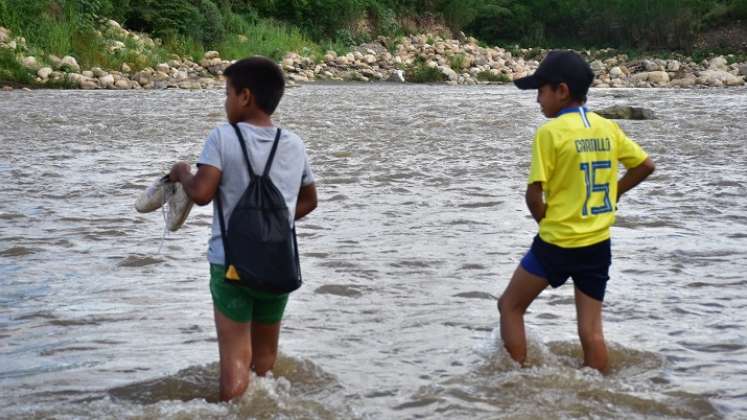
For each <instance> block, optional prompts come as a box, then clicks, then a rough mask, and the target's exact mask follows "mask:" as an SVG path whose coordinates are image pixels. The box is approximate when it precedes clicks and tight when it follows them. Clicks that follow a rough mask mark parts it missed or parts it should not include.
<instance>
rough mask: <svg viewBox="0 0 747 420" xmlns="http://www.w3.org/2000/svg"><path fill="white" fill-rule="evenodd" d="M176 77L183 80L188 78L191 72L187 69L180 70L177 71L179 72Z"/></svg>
mask: <svg viewBox="0 0 747 420" xmlns="http://www.w3.org/2000/svg"><path fill="white" fill-rule="evenodd" d="M174 78H175V79H176V80H179V81H182V80H187V79H188V78H189V73H187V72H186V71H184V70H179V71H177V72H176V73H175V74H174Z"/></svg>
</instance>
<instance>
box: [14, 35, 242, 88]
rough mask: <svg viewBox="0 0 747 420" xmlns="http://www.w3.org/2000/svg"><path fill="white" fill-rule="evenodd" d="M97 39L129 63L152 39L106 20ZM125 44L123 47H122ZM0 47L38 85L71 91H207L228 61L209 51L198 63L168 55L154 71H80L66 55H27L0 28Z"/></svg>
mask: <svg viewBox="0 0 747 420" xmlns="http://www.w3.org/2000/svg"><path fill="white" fill-rule="evenodd" d="M97 36H100V37H101V38H102V39H104V44H105V45H106V48H107V51H108V53H109V54H117V53H121V52H122V51H123V50H125V49H127V48H130V49H133V50H134V51H132V54H130V56H131V57H133V61H135V62H141V63H142V62H148V61H150V60H149V57H148V55H149V54H152V50H153V48H155V46H156V45H157V41H154V40H153V39H151V38H149V37H147V36H145V35H139V34H136V33H134V32H130V31H127V30H126V29H123V28H122V27H121V26H120V25H119V24H118V23H117V22H115V21H109V22H108V23H107V25H106V27H105V28H104V31H103V32H98V33H97ZM128 44H129V46H128ZM0 48H6V49H10V50H14V51H15V52H16V56H17V57H18V62H19V63H20V64H21V65H22V66H23V67H25V68H26V69H27V70H28V71H29V72H32V73H34V74H35V76H36V78H35V82H36V83H37V84H38V85H42V86H43V85H48V84H54V85H56V86H64V87H69V88H73V89H119V90H129V89H167V88H180V89H210V88H216V87H222V86H223V82H222V81H221V80H220V76H221V75H222V74H223V70H224V69H225V68H226V67H228V66H229V65H230V64H231V63H230V62H229V61H227V60H222V59H221V58H220V55H219V54H218V53H217V52H215V51H209V52H207V53H205V56H204V58H203V59H202V60H201V62H200V63H195V62H193V61H191V60H189V59H187V58H182V57H179V56H177V55H173V56H172V57H171V59H170V60H168V61H167V62H164V63H160V64H158V65H156V66H154V67H145V68H143V69H142V70H140V71H133V70H132V68H133V67H136V66H135V65H134V64H128V63H126V62H125V63H122V65H121V67H120V68H119V69H116V70H112V69H108V70H104V69H101V68H100V67H93V68H90V69H87V70H81V66H80V65H79V64H78V61H77V60H76V59H75V58H74V57H71V56H65V57H62V58H60V57H57V56H55V55H51V54H50V55H47V56H46V57H44V58H37V57H35V56H33V55H27V54H26V53H27V52H28V49H27V47H26V41H25V40H24V39H23V38H22V37H17V38H14V37H12V36H11V32H10V31H9V30H8V29H5V28H2V27H0Z"/></svg>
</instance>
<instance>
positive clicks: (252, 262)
mask: <svg viewBox="0 0 747 420" xmlns="http://www.w3.org/2000/svg"><path fill="white" fill-rule="evenodd" d="M231 125H232V126H233V129H234V130H235V131H236V136H237V137H238V138H239V142H240V143H241V150H242V151H243V154H244V161H245V162H246V166H247V169H248V170H249V186H248V187H247V188H246V190H245V191H244V194H242V195H241V198H240V199H239V202H238V203H237V204H236V207H234V209H233V212H232V213H231V217H230V219H229V220H228V229H226V222H225V220H224V218H223V206H222V203H221V201H220V192H219V193H218V194H216V195H215V198H216V200H217V201H216V204H217V205H218V218H219V220H220V230H221V236H222V237H223V249H224V251H225V254H226V261H225V267H226V275H225V281H226V283H229V284H234V285H240V286H247V287H250V288H252V289H255V290H259V291H263V292H271V293H289V292H292V291H294V290H296V289H298V288H299V287H301V283H302V280H301V265H300V264H299V260H298V246H297V244H296V229H295V227H294V228H291V226H290V223H289V220H288V219H289V213H288V206H287V205H286V204H285V199H283V195H282V194H281V193H280V191H279V190H278V189H277V187H275V185H274V184H273V183H272V180H270V168H271V167H272V161H273V159H274V157H275V151H276V150H277V148H278V142H279V141H280V129H278V131H277V134H276V135H275V142H274V143H273V144H272V150H271V151H270V156H269V157H268V158H267V164H266V165H265V171H264V173H262V175H261V176H260V175H257V174H255V173H254V170H253V169H252V165H251V163H249V155H248V154H247V150H246V143H245V142H244V137H243V136H242V134H241V130H239V127H238V126H237V125H236V124H231Z"/></svg>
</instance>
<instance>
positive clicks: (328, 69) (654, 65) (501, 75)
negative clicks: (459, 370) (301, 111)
mask: <svg viewBox="0 0 747 420" xmlns="http://www.w3.org/2000/svg"><path fill="white" fill-rule="evenodd" d="M96 36H97V37H100V40H101V41H102V42H101V44H102V45H105V46H106V47H105V49H106V51H103V52H102V53H104V54H109V55H111V56H116V57H127V58H129V59H130V61H131V62H126V61H122V60H120V61H122V62H121V65H119V66H118V68H116V69H103V68H100V67H92V68H88V69H82V68H81V66H80V65H79V64H78V61H77V60H76V59H75V58H74V57H71V56H66V57H62V58H60V57H56V56H54V55H46V56H44V55H43V54H39V53H38V52H37V55H33V51H32V50H31V49H29V48H28V46H27V45H26V41H25V40H24V39H23V38H22V37H15V36H13V34H12V33H11V32H10V31H9V30H7V29H5V28H1V27H0V48H3V49H6V50H10V51H13V52H14V54H15V57H16V59H17V61H18V63H19V64H20V65H21V66H23V68H25V69H26V70H27V71H28V72H30V73H32V74H33V76H34V79H33V80H34V85H35V86H38V87H45V86H63V87H67V88H73V89H121V90H130V89H168V88H179V89H210V88H219V87H222V86H223V80H222V73H223V70H224V69H225V68H226V67H227V66H228V65H230V64H231V61H229V60H226V59H223V58H221V56H220V53H219V52H217V51H208V52H206V53H205V54H204V56H203V57H202V59H201V60H199V62H196V61H193V60H192V59H190V58H186V57H180V56H177V55H173V54H172V55H169V57H168V58H167V59H164V60H163V61H162V62H159V63H158V64H155V65H154V64H152V63H153V62H154V57H156V55H155V51H156V49H157V46H158V40H153V39H151V38H150V37H148V36H147V35H144V34H137V33H134V32H131V31H128V30H126V29H124V28H122V27H121V26H120V25H119V24H118V23H117V22H114V21H109V22H108V23H107V24H106V25H105V27H104V28H102V30H101V31H99V32H97V33H96ZM240 41H241V42H251V40H248V39H243V40H240ZM546 52H547V51H546V50H539V49H518V48H517V49H511V50H509V49H505V48H500V47H483V46H481V45H479V44H478V42H477V40H476V39H474V38H471V37H465V36H463V35H462V34H460V36H458V37H457V39H444V38H441V37H439V36H435V35H428V34H424V35H413V36H409V37H403V38H398V39H389V38H383V37H380V38H378V39H377V40H376V41H375V42H372V43H369V44H365V45H361V46H359V47H356V48H353V49H352V51H351V52H349V53H347V54H344V55H338V54H337V53H335V52H334V51H329V52H327V53H326V54H324V55H323V56H321V57H311V56H302V55H299V54H297V53H288V54H287V55H286V56H285V57H284V58H283V60H282V61H281V63H280V65H281V66H282V68H283V71H284V72H285V73H286V75H287V78H288V80H289V84H291V85H293V84H297V83H309V82H314V81H325V80H328V81H357V82H376V81H390V82H398V83H405V82H414V81H419V82H424V81H426V82H443V83H447V84H459V85H475V84H487V83H506V82H510V81H511V80H513V79H516V78H519V77H523V76H525V75H528V74H531V73H532V72H533V71H534V70H535V69H536V68H537V66H538V64H539V60H540V59H541V57H542V56H543V55H544V54H545V53H546ZM581 53H582V54H583V55H585V56H586V58H587V60H588V61H589V62H590V63H591V67H592V69H593V70H594V72H595V74H596V75H597V77H596V80H595V81H594V86H595V87H600V88H602V87H607V88H626V87H633V88H667V87H679V88H693V87H731V86H743V85H744V84H745V78H746V77H747V62H742V63H737V62H733V61H734V60H733V57H723V56H718V57H713V58H711V59H709V60H703V61H700V62H695V61H694V60H693V59H691V58H682V59H655V58H650V59H630V58H629V57H628V56H626V55H624V54H616V52H615V51H614V50H609V49H608V50H600V51H595V52H588V51H582V52H581ZM159 57H160V56H159ZM9 89H12V87H11V86H8V87H5V90H9Z"/></svg>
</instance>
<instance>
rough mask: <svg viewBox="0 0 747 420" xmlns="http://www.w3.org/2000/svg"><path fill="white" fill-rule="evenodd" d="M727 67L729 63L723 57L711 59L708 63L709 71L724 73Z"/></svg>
mask: <svg viewBox="0 0 747 420" xmlns="http://www.w3.org/2000/svg"><path fill="white" fill-rule="evenodd" d="M728 67H729V62H728V61H726V59H725V58H724V57H723V56H718V57H715V58H712V59H711V61H709V62H708V68H709V69H711V70H722V71H726V69H727V68H728Z"/></svg>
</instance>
